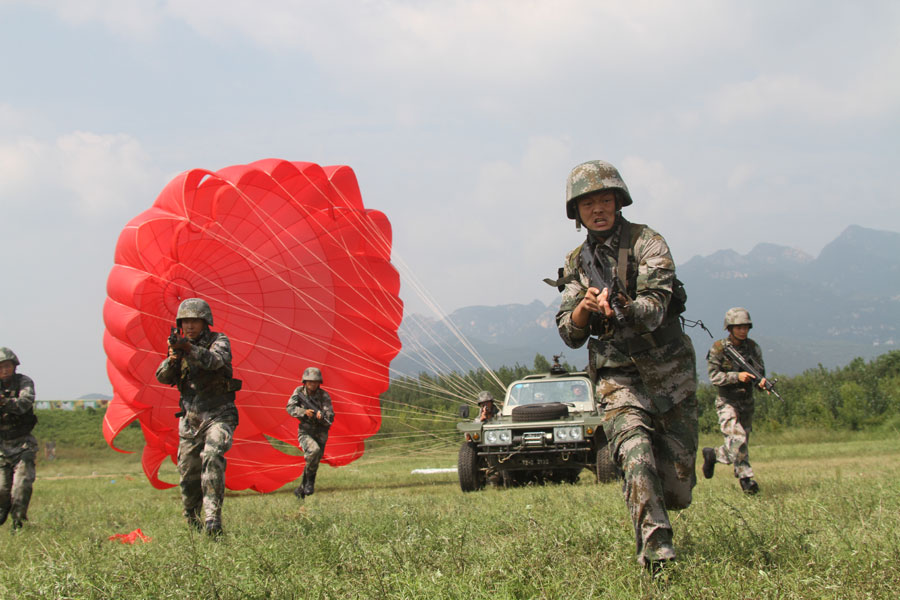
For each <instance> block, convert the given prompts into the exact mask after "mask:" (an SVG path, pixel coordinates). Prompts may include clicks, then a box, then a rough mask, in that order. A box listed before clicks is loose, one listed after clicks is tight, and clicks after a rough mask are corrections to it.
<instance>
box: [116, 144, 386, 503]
mask: <svg viewBox="0 0 900 600" xmlns="http://www.w3.org/2000/svg"><path fill="white" fill-rule="evenodd" d="M390 256H391V228H390V223H389V222H388V219H387V217H385V215H384V214H382V213H380V212H378V211H374V210H368V209H366V208H365V207H364V206H363V202H362V198H361V196H360V193H359V187H358V185H357V182H356V176H355V175H354V173H353V171H352V170H351V169H350V168H349V167H346V166H332V167H324V168H323V167H320V166H318V165H316V164H312V163H302V162H289V161H284V160H275V159H269V160H261V161H258V162H255V163H252V164H249V165H239V166H233V167H228V168H225V169H222V170H220V171H217V172H211V171H206V170H201V169H195V170H191V171H187V172H185V173H182V174H181V175H178V176H177V177H175V179H173V180H172V181H171V182H170V183H169V184H168V185H167V186H166V187H165V189H163V191H162V192H161V193H160V195H159V197H158V198H157V199H156V202H154V204H153V206H152V207H151V208H150V209H148V210H146V211H144V212H143V213H141V214H140V215H138V216H137V217H135V218H134V219H132V220H131V222H129V223H128V224H127V225H126V226H125V228H124V229H123V230H122V233H121V234H120V236H119V241H118V243H117V245H116V252H115V265H114V266H113V268H112V271H111V272H110V274H109V279H108V281H107V296H108V297H107V299H106V303H105V305H104V309H103V320H104V323H105V325H106V331H105V334H104V338H103V345H104V349H105V350H106V355H107V372H108V374H109V378H110V381H111V382H112V386H113V391H114V394H113V399H112V401H111V402H110V405H109V407H108V409H107V412H106V418H105V420H104V422H103V435H104V437H105V438H106V441H107V443H109V444H110V446H112V447H113V448H115V445H114V439H115V437H116V436H117V435H118V433H119V432H120V431H121V430H122V429H123V428H124V427H126V426H127V425H128V424H130V423H131V422H132V421H134V420H135V419H137V420H139V421H140V424H141V428H142V431H143V434H144V439H145V441H146V444H145V446H144V453H143V460H142V462H143V467H144V472H145V473H146V474H147V477H148V478H149V480H150V482H151V483H152V484H153V485H154V486H155V487H158V488H165V487H170V486H171V485H173V484H170V483H166V482H163V481H162V480H161V479H160V478H159V469H160V465H161V463H162V461H163V460H164V459H165V458H166V457H171V458H172V460H173V461H174V460H175V459H176V454H177V448H178V420H177V419H176V417H175V413H176V412H177V411H178V410H179V409H178V398H179V394H178V391H177V389H175V388H173V387H169V386H166V385H162V384H160V383H158V382H157V381H156V377H155V371H156V368H157V367H158V366H159V364H160V362H161V361H162V360H163V359H164V358H165V355H166V351H167V338H168V335H169V331H170V328H171V327H172V326H173V325H174V324H175V313H176V311H177V310H178V305H179V303H180V302H181V301H182V300H183V299H185V298H191V297H197V298H202V299H204V300H206V301H207V302H209V304H210V306H211V308H212V312H213V315H214V318H215V327H213V328H212V329H213V330H214V331H220V332H222V333H225V334H226V335H227V336H228V337H229V339H230V340H231V346H232V355H233V366H234V376H235V377H236V378H239V379H242V380H243V389H242V390H241V391H239V392H238V393H237V407H238V412H239V416H240V424H239V425H238V427H237V429H236V430H235V437H234V445H233V446H232V448H231V450H230V451H229V452H228V454H227V455H226V456H227V459H228V467H227V472H226V485H227V487H229V488H230V489H235V490H237V489H246V488H252V489H255V490H257V491H261V492H268V491H272V490H275V489H277V488H279V487H281V486H282V485H284V484H286V483H288V482H290V481H292V480H294V479H296V478H297V477H299V476H300V473H301V471H302V457H300V456H297V453H296V452H294V453H293V454H291V453H286V452H283V451H281V450H279V449H278V448H277V447H276V446H281V448H282V449H284V450H290V449H289V448H287V447H286V446H284V445H283V444H279V441H280V442H284V443H286V444H290V445H292V446H295V447H296V446H297V425H298V423H297V420H296V419H294V418H291V417H290V416H288V414H287V412H286V411H285V407H286V406H287V401H288V398H289V397H290V395H291V393H292V392H293V390H294V388H295V387H296V386H298V385H300V378H301V375H302V373H303V370H304V369H305V368H306V367H310V366H315V367H318V368H320V369H321V371H322V375H323V378H324V382H323V387H324V388H325V389H326V390H328V392H329V393H330V394H331V397H332V400H333V402H334V410H335V413H336V417H335V420H334V424H333V426H332V427H331V431H330V436H329V439H328V445H327V447H326V449H325V456H324V458H323V460H324V461H325V462H326V463H328V464H330V465H332V466H339V465H345V464H347V463H349V462H351V461H353V460H355V459H356V458H358V457H360V456H361V455H362V453H363V449H364V445H363V441H364V440H365V439H366V438H367V437H369V436H371V435H373V434H374V433H376V432H377V431H378V429H379V427H380V424H381V410H380V405H379V395H380V394H381V393H382V392H383V391H384V390H386V389H387V386H388V367H389V364H390V362H391V359H393V358H394V356H395V355H396V354H397V352H398V351H399V350H400V341H399V338H398V337H397V328H398V326H399V324H400V321H401V319H402V316H403V305H402V302H401V301H400V299H399V296H398V294H399V289H400V279H399V276H398V274H397V271H396V270H395V269H394V267H393V266H392V265H391V263H390ZM273 441H274V445H273ZM116 449H118V448H116Z"/></svg>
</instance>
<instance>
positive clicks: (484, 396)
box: [478, 391, 494, 404]
mask: <svg viewBox="0 0 900 600" xmlns="http://www.w3.org/2000/svg"><path fill="white" fill-rule="evenodd" d="M486 402H490V403H491V404H493V403H494V396H493V394H491V393H490V392H487V391H485V392H479V394H478V404H485V403H486Z"/></svg>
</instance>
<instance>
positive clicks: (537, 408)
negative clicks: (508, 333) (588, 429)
mask: <svg viewBox="0 0 900 600" xmlns="http://www.w3.org/2000/svg"><path fill="white" fill-rule="evenodd" d="M568 414H569V407H568V406H566V405H565V404H562V403H561V402H547V403H545V404H525V405H523V406H517V407H515V408H514V409H512V420H513V423H529V422H532V421H553V420H556V419H561V418H562V417H565V416H567V415H568Z"/></svg>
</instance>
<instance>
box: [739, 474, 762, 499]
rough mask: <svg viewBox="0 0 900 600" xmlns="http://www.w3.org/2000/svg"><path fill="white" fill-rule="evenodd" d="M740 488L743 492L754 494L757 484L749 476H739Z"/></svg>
mask: <svg viewBox="0 0 900 600" xmlns="http://www.w3.org/2000/svg"><path fill="white" fill-rule="evenodd" d="M741 489H742V490H744V493H745V494H751V495H753V494H756V493H757V492H759V484H758V483H756V482H755V481H753V479H751V478H750V477H741Z"/></svg>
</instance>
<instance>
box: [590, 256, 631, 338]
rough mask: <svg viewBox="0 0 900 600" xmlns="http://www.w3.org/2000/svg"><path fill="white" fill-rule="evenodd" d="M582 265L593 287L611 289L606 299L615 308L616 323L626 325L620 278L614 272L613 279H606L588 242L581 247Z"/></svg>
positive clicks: (621, 325)
mask: <svg viewBox="0 0 900 600" xmlns="http://www.w3.org/2000/svg"><path fill="white" fill-rule="evenodd" d="M581 266H582V267H583V268H584V272H585V274H586V275H587V276H588V279H589V280H590V285H591V287H594V288H597V289H598V290H600V291H601V292H602V291H603V288H606V289H607V290H609V291H608V292H607V294H608V295H607V297H606V301H607V302H609V307H610V308H611V309H612V310H613V316H614V317H615V319H616V324H617V325H619V326H620V327H624V326H625V325H626V324H627V323H626V321H625V306H624V305H623V304H622V300H621V298H619V294H620V293H621V290H620V289H619V280H618V278H616V276H615V274H613V276H612V281H607V280H606V278H605V277H604V276H603V273H602V271H601V270H600V267H599V265H597V262H596V261H595V260H594V257H593V256H592V254H591V252H590V250H588V245H587V244H585V245H584V246H582V248H581Z"/></svg>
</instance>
